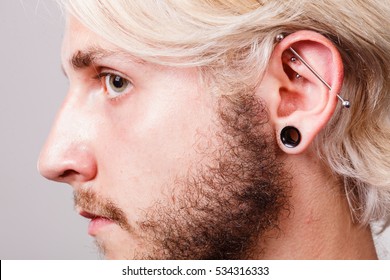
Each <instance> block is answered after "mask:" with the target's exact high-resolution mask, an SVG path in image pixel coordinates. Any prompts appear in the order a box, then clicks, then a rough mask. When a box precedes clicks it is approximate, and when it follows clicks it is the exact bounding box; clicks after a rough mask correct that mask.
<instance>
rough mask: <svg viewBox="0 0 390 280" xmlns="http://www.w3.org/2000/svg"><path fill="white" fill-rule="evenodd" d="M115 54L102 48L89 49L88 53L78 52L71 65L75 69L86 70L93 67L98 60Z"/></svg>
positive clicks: (71, 60)
mask: <svg viewBox="0 0 390 280" xmlns="http://www.w3.org/2000/svg"><path fill="white" fill-rule="evenodd" d="M115 53H116V52H113V51H108V50H105V49H101V48H89V49H87V50H86V51H81V50H78V51H77V52H76V53H75V54H73V56H72V58H71V59H70V65H71V66H72V67H73V68H74V69H84V68H87V67H90V66H91V65H93V64H94V63H95V61H96V60H98V59H101V58H104V57H107V56H111V55H113V54H115Z"/></svg>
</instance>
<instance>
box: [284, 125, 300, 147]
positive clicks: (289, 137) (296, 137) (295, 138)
mask: <svg viewBox="0 0 390 280" xmlns="http://www.w3.org/2000/svg"><path fill="white" fill-rule="evenodd" d="M280 141H282V143H283V145H284V146H286V147H287V148H295V147H296V146H298V145H299V143H301V133H300V132H299V130H298V129H297V128H296V127H294V126H286V127H284V128H283V129H282V131H281V132H280Z"/></svg>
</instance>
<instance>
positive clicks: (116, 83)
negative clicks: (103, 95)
mask: <svg viewBox="0 0 390 280" xmlns="http://www.w3.org/2000/svg"><path fill="white" fill-rule="evenodd" d="M123 84H124V83H123V79H122V77H119V76H115V78H114V81H113V85H114V86H115V87H116V88H121V87H123Z"/></svg>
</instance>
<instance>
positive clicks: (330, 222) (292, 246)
mask: <svg viewBox="0 0 390 280" xmlns="http://www.w3.org/2000/svg"><path fill="white" fill-rule="evenodd" d="M313 159H315V157H314V156H313V155H299V156H293V157H290V158H289V159H286V161H285V162H286V166H294V167H297V166H299V168H295V169H294V170H289V172H290V173H292V175H293V177H294V179H293V188H292V194H291V199H290V203H291V209H290V213H289V214H288V215H285V216H283V217H282V218H281V220H280V229H279V230H278V231H277V232H273V233H270V236H269V238H267V239H266V240H267V241H266V242H265V245H266V247H265V248H266V250H265V252H264V254H263V255H262V258H264V259H376V258H377V255H376V251H375V247H374V242H373V239H372V235H371V230H370V227H369V226H362V225H359V224H357V223H356V222H354V221H353V218H352V216H351V213H350V210H349V206H348V202H347V199H346V197H345V194H344V192H343V190H344V188H343V185H342V183H341V182H340V181H339V180H337V179H336V178H335V177H334V176H333V175H332V174H331V173H330V172H329V171H328V170H327V168H326V167H324V166H323V165H322V164H321V163H319V161H315V160H313ZM296 169H299V170H296ZM263 248H264V247H263Z"/></svg>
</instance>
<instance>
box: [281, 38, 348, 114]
mask: <svg viewBox="0 0 390 280" xmlns="http://www.w3.org/2000/svg"><path fill="white" fill-rule="evenodd" d="M283 39H284V36H283V34H278V35H276V41H277V42H281V41H282V40H283ZM289 49H290V51H291V52H292V53H293V54H294V55H295V56H296V57H297V58H298V59H299V60H300V61H301V62H302V63H303V64H304V65H305V66H306V67H307V68H308V69H309V70H310V71H311V72H312V73H313V74H314V75H315V76H316V77H317V79H319V80H320V81H321V82H322V83H323V84H324V85H325V86H326V87H327V88H328V89H329V90H332V88H331V86H330V85H329V84H328V83H327V82H326V81H325V80H324V79H323V78H322V77H321V76H320V74H318V73H317V72H316V71H315V70H314V69H313V68H312V67H311V66H310V65H309V64H308V63H307V62H306V61H305V60H304V59H303V58H302V57H301V56H300V55H299V54H298V53H297V52H296V51H295V50H294V49H293V48H292V47H290V48H289ZM293 58H294V59H295V60H294V61H293ZM290 60H291V61H292V62H295V61H296V58H295V57H292V58H291V59H290ZM298 75H299V74H298ZM336 96H337V98H338V99H339V100H340V101H341V105H342V106H343V107H344V108H349V107H350V106H351V103H350V102H349V101H348V100H346V99H343V98H342V97H341V96H340V95H339V94H336Z"/></svg>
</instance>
